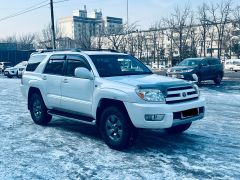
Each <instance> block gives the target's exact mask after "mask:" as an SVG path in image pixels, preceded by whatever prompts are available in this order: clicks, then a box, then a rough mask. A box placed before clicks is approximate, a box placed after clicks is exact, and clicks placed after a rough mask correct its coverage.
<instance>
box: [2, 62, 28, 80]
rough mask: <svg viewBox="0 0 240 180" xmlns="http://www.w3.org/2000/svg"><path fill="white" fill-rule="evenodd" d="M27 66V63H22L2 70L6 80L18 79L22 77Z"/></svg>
mask: <svg viewBox="0 0 240 180" xmlns="http://www.w3.org/2000/svg"><path fill="white" fill-rule="evenodd" d="M26 66H27V61H22V62H20V63H18V64H17V65H15V66H14V67H9V68H6V69H5V70H4V75H5V76H7V77H8V78H12V77H14V76H16V77H18V78H20V77H22V73H23V71H24V70H25V68H26Z"/></svg>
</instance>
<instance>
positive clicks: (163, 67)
mask: <svg viewBox="0 0 240 180" xmlns="http://www.w3.org/2000/svg"><path fill="white" fill-rule="evenodd" d="M151 69H153V70H163V69H165V66H164V65H162V64H159V65H158V63H152V68H151Z"/></svg>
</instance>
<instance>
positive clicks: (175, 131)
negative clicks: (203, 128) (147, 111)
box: [165, 123, 192, 134]
mask: <svg viewBox="0 0 240 180" xmlns="http://www.w3.org/2000/svg"><path fill="white" fill-rule="evenodd" d="M191 124H192V123H187V124H182V125H178V126H173V127H170V128H167V129H165V130H166V131H167V132H168V133H170V134H180V133H182V132H184V131H186V130H187V129H188V128H190V126H191Z"/></svg>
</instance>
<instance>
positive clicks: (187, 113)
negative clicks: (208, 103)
mask: <svg viewBox="0 0 240 180" xmlns="http://www.w3.org/2000/svg"><path fill="white" fill-rule="evenodd" d="M181 115H182V118H189V117H192V116H197V115H198V108H194V109H188V110H185V111H182V112H181Z"/></svg>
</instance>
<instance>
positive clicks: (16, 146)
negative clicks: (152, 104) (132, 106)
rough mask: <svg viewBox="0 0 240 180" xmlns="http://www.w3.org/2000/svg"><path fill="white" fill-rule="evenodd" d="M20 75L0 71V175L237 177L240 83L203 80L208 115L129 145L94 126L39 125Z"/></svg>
mask: <svg viewBox="0 0 240 180" xmlns="http://www.w3.org/2000/svg"><path fill="white" fill-rule="evenodd" d="M19 84H20V80H19V79H7V78H3V77H0V136H1V138H0V179H1V180H5V179H14V180H15V179H61V180H64V179H151V180H153V179H240V82H239V81H238V82H237V81H224V82H223V85H221V86H218V87H216V86H214V85H211V84H204V85H203V86H201V94H202V95H203V96H205V97H206V100H207V113H206V117H205V118H204V119H203V120H201V121H198V122H194V123H193V125H192V127H191V128H190V129H189V130H188V131H186V132H185V133H184V134H182V135H177V136H176V135H169V134H166V133H165V132H164V131H161V130H143V131H141V132H140V134H139V138H138V140H137V142H136V145H135V146H133V147H131V148H130V149H128V150H126V151H124V152H118V151H115V150H112V149H110V148H108V147H107V146H106V144H105V143H104V142H103V140H102V139H101V138H100V135H99V134H98V132H97V129H96V128H95V127H92V126H88V125H83V124H80V123H78V122H73V121H69V120H64V119H56V118H54V119H53V121H52V122H51V123H50V124H49V126H46V127H42V126H37V125H35V124H34V123H33V122H32V120H31V117H30V115H29V112H28V110H27V104H26V101H25V99H24V98H23V97H22V95H21V93H20V89H19Z"/></svg>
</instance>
